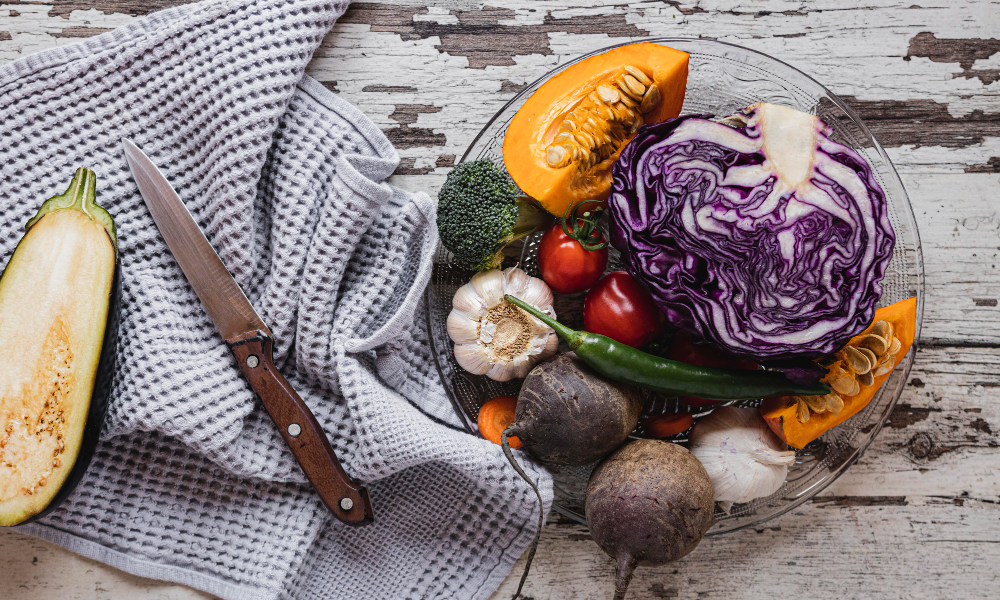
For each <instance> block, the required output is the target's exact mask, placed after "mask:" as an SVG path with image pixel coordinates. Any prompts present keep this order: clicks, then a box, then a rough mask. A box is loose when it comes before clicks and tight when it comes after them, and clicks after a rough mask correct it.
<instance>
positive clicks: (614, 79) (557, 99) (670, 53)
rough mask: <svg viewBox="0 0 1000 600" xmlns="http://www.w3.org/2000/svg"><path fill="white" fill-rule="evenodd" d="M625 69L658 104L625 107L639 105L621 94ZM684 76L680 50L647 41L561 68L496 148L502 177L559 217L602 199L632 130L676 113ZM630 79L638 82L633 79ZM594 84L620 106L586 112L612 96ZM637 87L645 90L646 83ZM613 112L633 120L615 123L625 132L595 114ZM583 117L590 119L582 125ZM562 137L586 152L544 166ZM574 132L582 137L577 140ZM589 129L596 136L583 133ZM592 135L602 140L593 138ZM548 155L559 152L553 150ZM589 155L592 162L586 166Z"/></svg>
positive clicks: (685, 61)
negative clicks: (563, 163)
mask: <svg viewBox="0 0 1000 600" xmlns="http://www.w3.org/2000/svg"><path fill="white" fill-rule="evenodd" d="M626 66H629V67H631V68H632V69H638V70H639V71H641V72H642V74H644V75H645V77H646V78H647V80H652V86H655V87H656V92H658V95H659V98H660V99H659V101H658V102H656V103H655V104H653V103H652V102H649V104H650V105H651V106H652V108H651V109H649V110H648V112H645V113H642V112H641V111H640V110H639V108H636V107H630V106H629V103H633V104H640V105H641V102H639V101H636V100H634V99H632V98H631V97H630V96H629V95H628V93H627V91H623V90H625V88H624V87H622V85H624V84H623V81H624V78H625V76H626V75H630V71H628V70H626V68H625V67H626ZM632 73H634V71H633V72H632ZM687 73H688V54H687V53H686V52H681V51H679V50H674V49H673V48H667V47H666V46H660V45H659V44H652V43H641V44H629V45H627V46H621V47H619V48H615V49H613V50H609V51H607V52H605V53H603V54H598V55H596V56H592V57H590V58H588V59H586V60H582V61H580V62H578V63H576V64H574V65H572V66H570V67H568V68H566V69H565V70H564V71H562V72H561V73H559V74H557V75H555V76H554V77H552V78H551V79H549V80H548V81H547V82H545V84H543V85H542V86H541V87H540V88H538V90H537V91H536V92H535V93H534V94H532V95H531V97H529V98H528V100H527V101H526V102H525V103H524V105H523V106H521V108H520V109H519V110H518V111H517V114H516V115H514V118H513V119H512V120H511V122H510V125H509V126H508V127H507V133H506V135H505V137H504V142H503V158H504V165H505V166H506V167H507V172H508V173H509V174H510V176H511V178H513V180H514V183H516V184H517V185H518V186H519V187H520V188H521V190H522V191H523V192H524V193H525V194H527V195H528V196H531V197H532V198H534V199H535V200H537V201H538V202H539V203H540V204H541V205H542V206H543V207H545V209H546V210H548V211H549V212H550V213H552V214H554V215H556V216H559V217H561V216H563V214H564V213H565V212H566V209H567V207H569V206H570V205H572V204H574V203H576V202H579V201H581V200H590V199H593V200H604V199H606V198H607V197H608V194H609V192H610V190H611V166H612V165H613V164H614V163H615V161H617V160H618V155H619V154H620V153H621V151H622V149H623V148H624V147H625V146H626V144H628V142H629V141H630V140H631V139H632V138H633V137H634V136H635V131H634V129H637V128H638V124H641V123H643V122H645V123H654V122H659V121H663V120H666V119H669V118H672V117H676V116H677V115H679V114H680V111H681V105H683V104H684V91H685V88H686V86H687ZM630 76H631V75H630ZM633 79H634V80H636V81H638V78H633ZM599 86H603V87H605V88H610V89H612V90H613V91H614V93H619V96H620V98H621V99H620V100H612V101H607V100H601V101H600V102H603V103H604V104H605V106H606V107H611V109H610V110H608V109H607V108H602V109H598V110H600V112H597V111H596V110H591V109H592V108H593V107H594V106H595V96H596V97H597V98H601V96H599V95H597V94H598V93H599V92H602V91H603V92H604V93H605V94H610V97H612V98H613V97H614V94H611V93H610V92H608V91H607V90H606V89H604V90H600V89H599ZM644 87H646V89H648V87H651V86H650V85H649V84H646V85H645V86H644ZM606 97H608V96H606ZM653 98H655V95H653ZM651 100H652V98H651ZM600 102H598V104H600ZM616 111H617V114H619V115H627V114H628V111H631V114H632V115H634V116H636V117H639V118H640V119H641V121H640V122H639V123H636V122H635V121H636V119H633V118H632V117H630V116H625V117H623V118H625V119H628V120H631V123H630V124H631V125H632V126H629V125H625V126H623V125H622V124H621V123H620V122H618V121H616V119H615V117H612V118H610V119H609V118H606V117H602V116H601V115H602V114H604V115H607V114H608V113H609V112H610V113H612V114H614V113H615V112H616ZM640 115H641V116H640ZM587 117H591V118H592V121H590V122H589V124H588V121H587ZM566 121H572V124H571V125H572V127H571V125H564V122H566ZM626 123H629V121H626ZM577 124H579V126H577ZM570 127H571V129H570ZM567 131H568V132H569V133H570V134H571V135H573V136H578V137H576V138H574V139H572V140H570V147H578V148H579V147H581V146H587V148H586V149H581V152H580V154H581V156H580V157H579V158H577V159H569V160H570V162H569V164H568V165H567V166H561V167H559V166H552V163H551V162H550V159H549V157H550V153H551V152H553V151H552V150H550V148H551V147H552V146H553V145H559V140H557V139H556V137H557V136H558V135H559V134H560V133H563V132H567ZM581 131H582V132H584V135H583V136H580V133H579V132H581ZM595 131H597V132H599V135H597V136H595V135H591V134H593V133H594V132H595ZM600 132H603V133H606V134H607V135H600ZM581 140H582V141H581ZM555 154H557V155H558V154H560V152H559V151H558V149H557V151H556V152H555ZM591 155H593V156H594V157H595V158H591V159H590V160H591V161H592V162H588V161H587V158H588V157H590V156H591ZM566 156H569V153H566Z"/></svg>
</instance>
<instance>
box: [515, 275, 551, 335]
mask: <svg viewBox="0 0 1000 600" xmlns="http://www.w3.org/2000/svg"><path fill="white" fill-rule="evenodd" d="M520 299H521V300H524V301H525V302H527V303H528V304H530V305H532V306H537V307H539V308H541V309H542V310H543V311H545V312H546V313H547V314H549V315H552V316H554V314H553V311H552V302H554V301H555V296H553V295H552V290H551V289H549V286H548V285H546V284H545V282H544V281H542V280H541V279H538V278H537V277H532V278H531V281H529V282H528V285H527V286H525V289H524V292H523V295H522V296H520ZM546 309H547V310H546ZM532 320H535V318H534V317H532ZM546 329H548V327H546Z"/></svg>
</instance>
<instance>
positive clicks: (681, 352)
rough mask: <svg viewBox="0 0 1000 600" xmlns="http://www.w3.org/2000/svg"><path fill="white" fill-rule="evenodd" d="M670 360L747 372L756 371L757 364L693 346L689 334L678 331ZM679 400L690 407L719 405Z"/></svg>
mask: <svg viewBox="0 0 1000 600" xmlns="http://www.w3.org/2000/svg"><path fill="white" fill-rule="evenodd" d="M670 358H671V359H673V360H679V361H680V362H686V363H688V364H691V365H698V366H699V367H718V368H720V369H744V370H747V371H754V370H756V369H757V363H755V362H753V361H752V360H750V359H747V358H742V357H739V356H735V355H733V354H730V353H728V352H725V351H723V350H719V349H717V348H712V347H710V346H699V345H696V344H694V343H693V342H692V337H691V334H690V333H688V332H686V331H678V332H677V335H675V336H674V342H673V345H672V346H671V347H670ZM680 400H681V402H685V403H687V404H690V405H691V406H712V405H713V404H719V401H718V400H707V399H705V398H691V397H689V396H681V397H680Z"/></svg>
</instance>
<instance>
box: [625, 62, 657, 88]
mask: <svg viewBox="0 0 1000 600" xmlns="http://www.w3.org/2000/svg"><path fill="white" fill-rule="evenodd" d="M625 71H627V72H628V74H629V75H631V76H632V77H635V78H636V79H637V80H638V81H639V83H641V84H643V85H649V84H651V83H653V80H652V79H650V78H649V77H648V76H647V75H646V74H645V73H643V72H642V69H638V68H636V67H633V66H632V65H625Z"/></svg>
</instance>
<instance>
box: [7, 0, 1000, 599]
mask: <svg viewBox="0 0 1000 600" xmlns="http://www.w3.org/2000/svg"><path fill="white" fill-rule="evenodd" d="M181 2H182V0H146V1H141V0H55V1H50V2H36V1H31V0H15V1H13V2H9V1H8V2H3V1H2V0H0V63H3V62H8V61H11V60H15V59H17V58H20V57H22V56H24V55H26V54H29V53H32V52H35V51H38V50H42V49H45V48H50V47H52V46H56V45H59V44H67V43H71V42H73V41H76V40H79V39H81V38H85V37H88V36H92V35H96V34H98V33H101V32H104V31H107V30H108V29H111V28H114V27H117V26H119V25H122V24H125V23H127V22H129V21H130V20H131V19H133V18H134V17H135V16H137V15H142V14H146V13H148V12H151V11H153V10H158V9H160V8H164V7H167V6H171V5H175V4H180V3H181ZM426 4H428V2H426V1H425V0H384V1H383V2H381V3H378V2H375V3H370V2H368V3H357V4H355V5H354V6H352V8H351V9H350V10H349V11H348V13H347V14H346V15H345V16H344V18H342V19H341V20H340V22H339V23H338V25H337V26H336V28H335V29H334V32H333V33H332V34H331V35H330V36H329V37H328V38H327V41H326V42H325V43H324V44H323V46H322V48H320V50H319V52H318V53H317V55H316V58H315V60H314V61H313V64H312V66H311V73H312V75H313V76H315V77H317V78H318V79H319V80H320V81H322V82H323V83H324V84H325V85H327V86H328V87H330V88H331V89H333V90H335V91H336V92H338V93H339V94H341V95H342V96H343V97H344V98H346V99H348V100H350V101H351V102H353V103H355V104H356V105H358V106H359V107H361V109H362V110H363V111H364V112H366V113H367V114H368V115H370V116H371V117H372V118H373V119H374V120H375V122H376V123H378V124H379V125H380V126H381V127H382V128H383V129H384V130H385V131H386V133H387V134H388V135H389V138H390V139H391V140H392V141H393V143H395V144H396V147H397V148H399V151H400V154H401V155H402V156H403V162H402V164H401V165H400V168H399V170H398V171H397V175H396V176H395V182H396V183H397V184H399V185H402V186H405V187H408V188H412V189H421V190H426V191H428V192H431V193H433V192H434V191H435V190H436V189H437V187H438V186H439V185H440V183H441V182H442V180H443V178H444V176H445V174H446V173H447V171H448V169H449V168H450V167H451V166H453V165H454V164H455V160H456V157H457V156H461V154H462V152H463V150H464V148H465V147H466V145H467V144H468V143H469V142H470V141H471V140H472V138H473V136H474V135H475V134H476V132H477V131H478V130H479V128H480V127H481V126H482V125H483V124H484V123H485V122H486V121H487V119H489V117H490V116H492V114H493V113H494V112H495V111H496V110H497V109H499V108H500V106H502V105H503V103H504V102H505V101H507V100H508V99H510V97H511V96H513V95H514V94H515V93H516V92H517V91H518V90H520V89H522V87H523V86H524V85H525V84H526V83H527V82H530V81H532V80H534V79H535V78H536V77H538V76H540V75H542V74H543V73H545V72H546V71H547V70H549V69H550V68H551V67H553V66H555V65H557V64H558V63H560V62H563V61H565V60H566V59H568V58H571V57H573V56H575V55H578V54H581V53H584V52H588V51H590V50H593V49H595V48H599V47H602V46H606V45H609V44H612V43H616V42H622V41H627V40H633V39H641V38H643V37H647V36H687V37H709V38H717V39H721V40H725V41H730V42H735V43H738V44H742V45H745V46H749V47H751V48H754V49H757V50H761V51H763V52H766V53H769V54H771V55H773V56H776V57H778V58H780V59H782V60H784V61H786V62H789V63H791V64H792V65H794V66H796V67H798V68H800V69H802V70H803V71H805V72H807V73H810V74H812V75H813V76H815V77H816V78H817V79H819V80H820V81H821V82H823V83H824V84H825V85H827V86H828V87H829V88H830V89H832V90H833V91H834V92H836V93H837V94H839V95H840V96H841V97H843V98H844V99H845V100H846V101H847V102H848V103H849V104H850V105H851V106H852V107H853V108H854V109H855V110H856V111H857V112H858V113H859V114H860V115H861V116H862V118H864V120H865V121H866V122H867V123H868V125H869V127H871V129H872V130H873V131H874V132H875V135H876V137H877V138H878V139H879V140H880V141H881V142H882V144H883V145H885V146H886V148H887V149H888V152H889V155H890V156H891V157H892V159H893V161H894V162H895V164H896V167H897V168H898V169H899V171H900V173H901V176H902V178H903V182H904V184H905V185H906V188H907V191H908V192H909V194H910V198H911V201H912V203H913V207H914V211H915V213H916V216H917V222H918V225H919V228H920V235H921V237H922V239H923V250H924V262H925V265H926V277H927V279H926V281H927V296H926V314H925V320H924V333H923V340H922V344H921V348H920V351H919V354H918V355H917V360H916V365H915V367H914V369H913V372H912V373H911V375H910V380H909V382H908V386H907V388H906V391H905V393H904V395H903V397H902V399H901V400H900V402H899V404H898V406H897V407H896V409H895V411H894V412H893V414H892V418H891V421H890V423H889V426H888V427H886V428H885V430H883V432H882V433H881V435H880V436H879V438H878V440H877V441H876V442H875V444H874V445H873V446H872V447H871V449H869V451H868V452H867V454H865V456H864V457H863V458H862V459H861V460H860V461H859V462H858V464H857V465H855V466H854V467H853V468H852V469H851V470H850V471H849V472H848V473H847V474H846V475H845V476H843V477H842V478H841V479H840V480H839V481H837V482H836V483H835V484H834V485H833V486H831V487H830V488H828V489H827V490H826V491H825V492H823V493H822V494H821V495H820V496H819V497H817V498H815V499H814V500H813V501H812V502H810V503H807V504H805V505H804V506H801V507H800V508H798V509H797V510H795V511H793V512H792V513H790V514H787V515H784V516H782V517H780V518H778V519H776V520H774V521H771V522H769V523H767V524H766V525H765V526H763V527H761V528H759V529H756V530H750V531H742V532H739V533H735V534H732V535H727V536H722V537H715V538H710V539H707V540H705V542H704V543H702V545H701V546H700V547H699V548H698V550H697V551H696V552H695V553H694V554H692V555H691V556H689V557H687V558H685V559H684V560H682V561H680V562H678V563H676V564H673V565H668V566H665V567H659V568H648V569H640V570H639V571H638V573H637V575H636V578H635V580H634V581H633V583H632V586H631V590H630V596H629V597H630V598H633V599H634V600H640V599H649V598H673V597H681V598H689V597H707V598H770V597H774V596H780V597H785V598H803V597H805V598H820V597H821V598H942V597H954V598H984V597H995V596H997V595H998V592H1000V574H998V565H1000V448H998V443H1000V433H998V432H1000V399H998V397H997V391H998V389H1000V306H998V300H1000V269H998V268H997V266H998V265H1000V192H998V190H1000V2H998V1H997V0H992V1H991V0H907V2H899V1H897V0H853V1H840V0H825V1H822V2H806V1H801V2H794V1H780V0H742V1H738V0H732V1H725V0H719V1H713V0H663V1H650V2H638V1H636V2H619V1H617V0H605V1H600V0H589V1H588V0H557V1H547V2H540V1H537V0H514V1H510V0H495V1H494V2H493V4H499V5H503V7H502V8H499V7H495V6H486V7H484V6H483V5H482V4H483V3H482V2H476V1H473V0H447V1H439V2H434V3H433V4H435V5H436V6H434V7H431V8H428V7H426ZM487 4H490V3H489V2H487ZM542 540H543V541H542V545H541V548H540V549H539V554H538V557H537V558H536V559H535V566H534V569H533V572H532V575H531V578H530V579H529V582H528V584H527V587H526V592H527V593H528V594H529V595H531V596H533V597H535V598H540V599H541V598H551V599H570V598H580V599H587V598H608V597H610V595H611V590H612V580H611V572H612V565H611V562H610V560H609V559H608V558H606V557H605V556H604V554H603V553H602V552H601V551H600V550H599V549H598V548H597V546H596V545H595V544H594V543H593V542H592V541H590V538H589V536H588V535H587V531H586V529H585V528H583V527H581V526H579V525H576V524H574V523H570V522H567V521H565V520H561V519H560V518H558V517H557V516H556V515H554V514H553V516H552V518H551V519H550V524H549V525H548V526H547V527H546V529H545V532H544V534H543V537H542ZM0 564H2V565H3V567H2V571H3V576H2V577H0V598H5V599H24V598H33V599H49V598H66V599H72V598H158V599H168V598H169V599H176V598H202V597H204V595H203V594H201V593H199V592H195V591H193V590H188V589H185V588H181V587H179V586H173V585H169V584H163V583H159V582H154V581H148V580H143V579H140V578H137V577H132V576H129V575H127V574H124V573H121V572H118V571H115V570H113V569H111V568H109V567H105V566H103V565H100V564H98V563H95V562H92V561H89V560H86V559H82V558H79V557H76V556H75V555H72V554H70V553H68V552H66V551H64V550H62V549H60V548H58V547H55V546H53V545H51V544H48V543H45V542H41V541H38V540H35V539H32V538H28V537H26V536H23V535H20V534H17V533H14V532H11V531H2V532H0ZM520 569H521V565H520V564H519V565H517V566H515V575H513V576H511V577H509V578H508V579H507V581H506V582H505V583H504V586H503V587H502V588H501V590H500V591H499V592H498V594H497V596H496V597H497V598H503V597H509V596H510V595H511V594H512V593H513V591H514V589H515V587H516V582H517V581H516V580H517V578H516V573H519V572H520Z"/></svg>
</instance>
